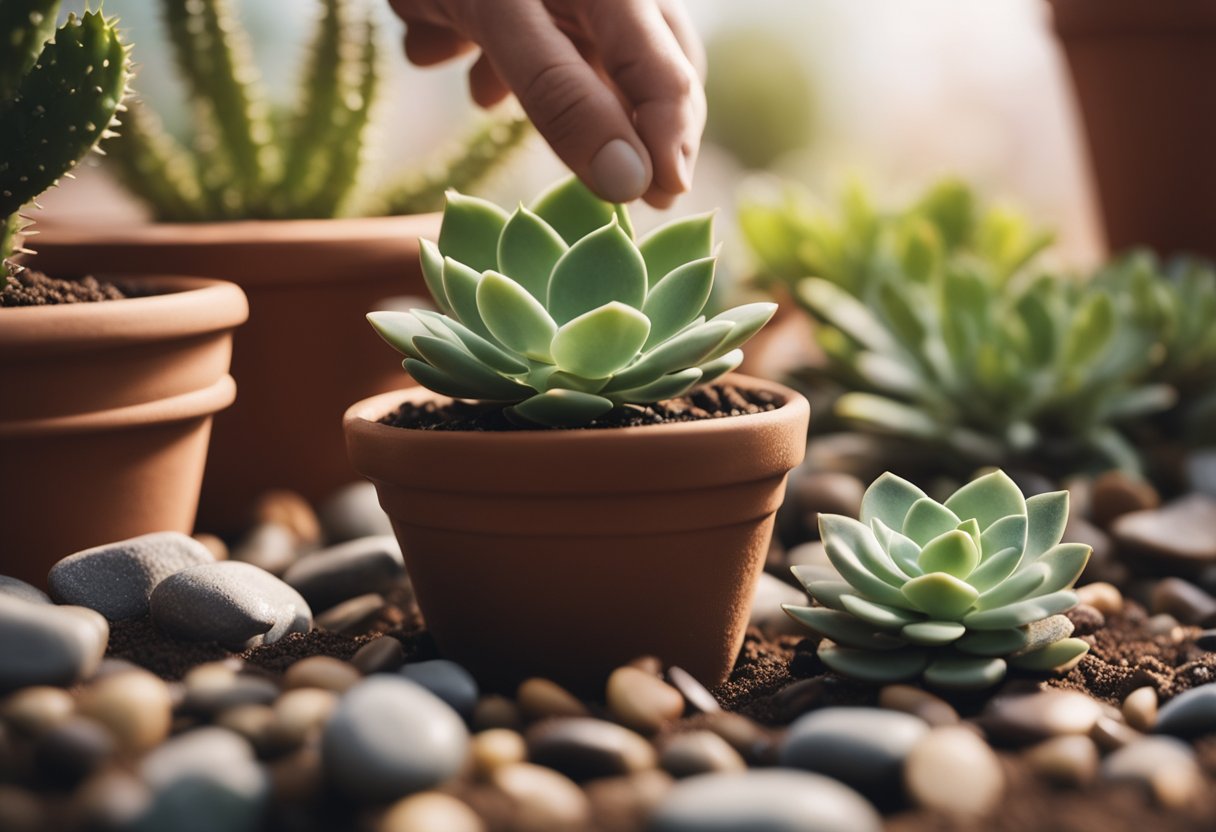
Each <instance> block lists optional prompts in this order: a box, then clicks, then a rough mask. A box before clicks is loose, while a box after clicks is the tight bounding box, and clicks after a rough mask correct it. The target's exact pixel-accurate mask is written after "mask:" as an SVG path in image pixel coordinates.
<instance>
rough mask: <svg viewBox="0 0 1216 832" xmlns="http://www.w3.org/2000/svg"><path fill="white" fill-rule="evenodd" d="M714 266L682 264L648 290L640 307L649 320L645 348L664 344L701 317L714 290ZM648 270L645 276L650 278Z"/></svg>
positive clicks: (704, 260)
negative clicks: (648, 331)
mask: <svg viewBox="0 0 1216 832" xmlns="http://www.w3.org/2000/svg"><path fill="white" fill-rule="evenodd" d="M716 265H717V261H716V260H715V259H714V258H712V257H703V258H701V259H700V260H693V261H691V262H687V263H684V264H682V265H680V266H677V267H676V268H674V269H672V270H671V271H670V272H668V273H667V275H666V276H664V277H663V278H662V279H661V280H660V281H659V282H658V283H656V284H654V285H653V286H652V287H651V288H650V292H649V293H648V294H647V295H646V300H645V301H644V302H643V303H642V311H643V312H644V313H646V317H648V318H650V337H649V338H647V339H646V346H647V347H653V346H654V345H655V344H660V343H662V342H663V341H666V340H667V339H668V338H670V337H671V336H673V335H675V334H676V333H678V332H679V331H680V330H681V329H683V328H684V327H685V326H687V325H688V323H689V321H691V320H693V319H694V318H696V317H697V316H698V315H699V314H701V310H702V309H704V308H705V304H706V302H707V301H708V300H709V293H710V291H711V290H712V289H713V286H714V269H715V266H716ZM649 268H650V267H649V265H648V266H647V272H648V274H653V272H650V271H649ZM732 328H733V327H732ZM720 340H721V339H719V341H720Z"/></svg>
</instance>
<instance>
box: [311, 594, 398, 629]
mask: <svg viewBox="0 0 1216 832" xmlns="http://www.w3.org/2000/svg"><path fill="white" fill-rule="evenodd" d="M385 603H386V601H385V599H384V596H383V595H380V594H378V593H375V592H373V593H371V594H370V595H356V596H355V597H354V598H351V599H349V600H347V601H343V602H342V603H341V604H338V605H337V606H336V607H330V608H329V609H327V610H326V611H325V612H323V613H321V614H320V615H318V616H317V620H316V625H317V629H320V630H328V631H329V632H331V633H344V634H346V635H358V634H359V633H362V632H366V631H367V630H368V629H370V628H371V626H372V624H373V623H375V621H376V618H377V617H378V616H379V615H380V610H382V609H384V605H385Z"/></svg>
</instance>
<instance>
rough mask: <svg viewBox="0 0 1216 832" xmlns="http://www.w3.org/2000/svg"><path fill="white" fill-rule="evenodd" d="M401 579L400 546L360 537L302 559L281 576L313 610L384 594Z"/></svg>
mask: <svg viewBox="0 0 1216 832" xmlns="http://www.w3.org/2000/svg"><path fill="white" fill-rule="evenodd" d="M404 578H405V563H404V562H403V561H402V559H401V545H400V544H399V543H397V538H395V537H393V536H392V535H391V534H389V535H376V536H375V537H362V538H359V539H358V540H351V541H348V542H346V543H342V544H340V545H338V546H333V547H331V548H329V549H323V550H321V551H320V552H314V553H312V554H310V555H305V556H304V557H303V558H301V559H300V560H298V561H296V562H295V563H294V564H292V566H291V568H290V569H288V570H287V571H286V572H285V573H284V574H283V580H285V581H287V583H289V584H291V585H292V586H293V587H295V589H296V591H297V592H299V593H300V594H301V595H303V596H304V598H305V600H307V601H308V603H309V605H310V606H311V607H312V608H313V609H314V610H318V611H320V610H326V609H329V608H330V607H332V606H334V605H335V604H338V603H340V602H342V601H345V600H347V599H348V598H354V597H355V596H356V595H366V594H368V593H372V592H387V591H389V590H390V589H392V588H393V587H395V586H396V585H397V584H399V583H401V581H402V580H403V579H404Z"/></svg>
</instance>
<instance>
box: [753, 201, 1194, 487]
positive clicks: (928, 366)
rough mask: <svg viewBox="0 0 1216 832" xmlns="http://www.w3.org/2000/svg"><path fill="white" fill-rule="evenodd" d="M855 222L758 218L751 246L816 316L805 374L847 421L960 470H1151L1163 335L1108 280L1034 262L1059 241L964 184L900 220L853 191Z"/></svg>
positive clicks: (1167, 395)
mask: <svg viewBox="0 0 1216 832" xmlns="http://www.w3.org/2000/svg"><path fill="white" fill-rule="evenodd" d="M842 215H843V219H842V220H841V221H840V222H839V223H838V224H832V223H830V222H828V221H826V220H822V219H819V218H815V219H806V221H805V223H804V224H803V225H801V226H798V227H797V228H795V229H794V230H790V229H791V228H794V225H793V224H794V223H797V222H800V220H798V219H797V218H798V217H799V216H801V214H800V213H799V212H797V211H791V212H790V213H789V217H786V218H784V219H782V218H779V217H778V218H775V217H772V216H769V217H767V219H766V223H767V224H760V223H759V222H758V220H757V218H756V215H753V216H752V218H751V230H750V231H749V232H748V237H749V239H750V240H751V242H752V245H753V246H754V247H756V246H759V249H758V250H759V251H760V252H761V253H762V254H761V256H762V259H763V257H765V256H768V257H769V260H770V261H771V266H769V267H768V268H769V269H770V273H771V274H772V275H773V276H774V279H776V280H779V281H781V282H782V283H783V284H784V285H786V286H787V287H789V289H790V290H791V291H792V293H793V295H794V297H795V299H796V300H797V301H798V302H799V303H800V304H801V305H802V306H803V307H804V308H805V309H806V310H807V311H808V312H809V313H810V314H811V316H812V317H813V318H814V319H816V321H817V324H816V326H815V328H814V336H815V341H816V343H817V344H818V345H819V347H820V348H821V350H822V353H823V359H822V362H821V363H820V364H819V365H818V366H815V367H812V368H810V369H809V370H808V371H807V373H806V376H805V378H806V380H807V381H808V383H809V384H810V385H811V386H812V387H816V386H817V387H820V388H826V389H829V390H831V391H832V392H833V396H832V402H831V409H832V411H833V413H834V414H835V415H836V416H837V417H838V418H839V419H840V420H841V421H842V422H843V423H844V424H846V425H849V426H855V427H859V428H861V429H863V430H866V431H868V432H871V433H877V434H881V435H884V436H887V437H891V438H893V439H895V440H896V441H899V442H902V443H904V444H905V445H919V446H920V448H921V449H923V450H925V451H927V452H929V453H933V454H936V455H938V456H939V457H943V458H948V459H950V460H953V461H954V463H955V471H954V473H962V472H967V471H972V470H975V469H976V468H978V467H983V466H1018V467H1031V468H1037V469H1041V470H1044V471H1045V472H1046V473H1049V474H1060V473H1068V472H1072V471H1076V470H1082V469H1086V468H1107V467H1111V466H1117V467H1121V468H1124V469H1127V470H1131V471H1137V470H1139V468H1140V467H1141V461H1140V458H1139V455H1138V453H1137V451H1136V449H1135V448H1134V447H1133V445H1132V444H1131V443H1130V442H1129V441H1128V439H1127V436H1126V435H1125V432H1124V431H1123V426H1125V425H1126V424H1128V423H1129V422H1131V421H1133V420H1136V419H1139V418H1142V417H1144V416H1145V415H1147V414H1150V413H1155V412H1158V411H1161V410H1164V409H1166V408H1168V407H1170V406H1171V404H1172V403H1173V401H1174V398H1175V393H1174V391H1173V389H1172V388H1171V387H1170V386H1168V385H1165V384H1161V383H1157V381H1156V380H1154V379H1153V378H1152V377H1151V376H1150V375H1149V374H1148V372H1147V370H1148V368H1149V367H1150V365H1151V363H1152V360H1153V358H1152V355H1153V350H1152V346H1153V344H1154V341H1155V337H1156V336H1155V335H1154V334H1153V333H1152V332H1150V331H1148V330H1146V329H1145V328H1143V327H1136V326H1132V325H1129V322H1128V320H1127V319H1126V317H1125V316H1122V315H1120V314H1119V312H1118V310H1119V306H1118V300H1117V299H1116V298H1115V297H1114V295H1113V294H1112V293H1111V292H1110V291H1108V290H1106V289H1105V288H1103V287H1102V286H1100V285H1098V284H1096V283H1094V282H1092V281H1081V280H1075V279H1071V278H1068V277H1064V276H1057V275H1051V274H1046V273H1043V272H1042V271H1040V270H1039V269H1037V268H1034V265H1033V263H1034V258H1035V255H1036V254H1037V253H1038V252H1039V251H1040V250H1041V249H1042V247H1043V246H1044V245H1046V243H1047V241H1048V240H1049V239H1050V238H1049V236H1048V235H1045V234H1041V233H1037V232H1034V231H1032V230H1030V226H1029V223H1027V222H1026V221H1025V220H1024V219H1023V218H1021V217H1019V216H1018V215H1017V214H1014V213H1012V212H1008V211H999V210H986V211H985V210H981V209H980V208H979V206H978V204H977V202H976V200H975V198H974V196H973V195H972V194H971V192H970V191H969V190H967V189H966V188H964V187H963V186H961V185H959V184H957V183H945V184H943V185H939V186H937V187H935V188H934V189H932V190H931V191H930V192H929V193H928V194H927V195H926V196H925V197H923V198H922V199H921V200H919V201H918V202H917V203H916V204H915V205H914V206H913V207H912V208H910V209H908V210H907V211H904V212H901V213H897V214H892V215H890V216H883V215H880V214H878V213H876V212H874V211H873V210H872V209H871V208H870V207H869V203H868V201H867V200H866V199H865V198H864V196H863V195H861V194H860V192H853V193H852V195H851V196H849V197H847V198H846V199H845V205H844V208H843V209H842ZM762 227H763V228H768V229H769V230H770V232H771V233H770V234H769V236H768V237H765V236H763V235H762V234H761V232H760V231H759V230H758V229H760V228H762ZM769 239H773V240H778V241H783V242H780V244H779V245H778V244H776V243H774V244H772V245H771V247H770V243H767V242H764V241H765V240H769ZM795 241H798V242H797V243H795ZM783 252H784V254H783ZM766 253H767V254H766ZM803 270H805V271H803ZM795 275H797V276H796V277H795ZM943 450H947V451H949V454H948V455H943V454H942V453H941V452H942V451H943Z"/></svg>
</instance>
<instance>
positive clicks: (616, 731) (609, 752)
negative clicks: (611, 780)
mask: <svg viewBox="0 0 1216 832" xmlns="http://www.w3.org/2000/svg"><path fill="white" fill-rule="evenodd" d="M526 739H527V741H528V759H530V760H531V761H532V762H534V763H539V764H540V765H543V766H548V767H549V768H552V769H556V770H557V771H560V772H561V773H562V774H565V775H566V776H568V777H570V778H572V779H574V780H577V781H580V782H581V781H583V780H592V779H594V778H596V777H611V776H613V775H618V774H629V773H630V772H634V771H644V770H646V769H650V768H654V766H655V763H656V755H655V750H654V746H652V745H651V744H650V743H649V742H647V741H646V740H645V739H643V738H642V737H641V736H639V735H638V734H635V733H634V732H633V731H630V730H629V729H628V728H623V727H621V726H620V725H617V724H615V723H613V722H607V721H605V720H602V719H592V718H590V717H564V718H563V717H555V718H553V719H547V720H544V721H542V722H538V723H536V724H535V725H533V726H532V727H531V728H529V729H528V732H527V735H526Z"/></svg>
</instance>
